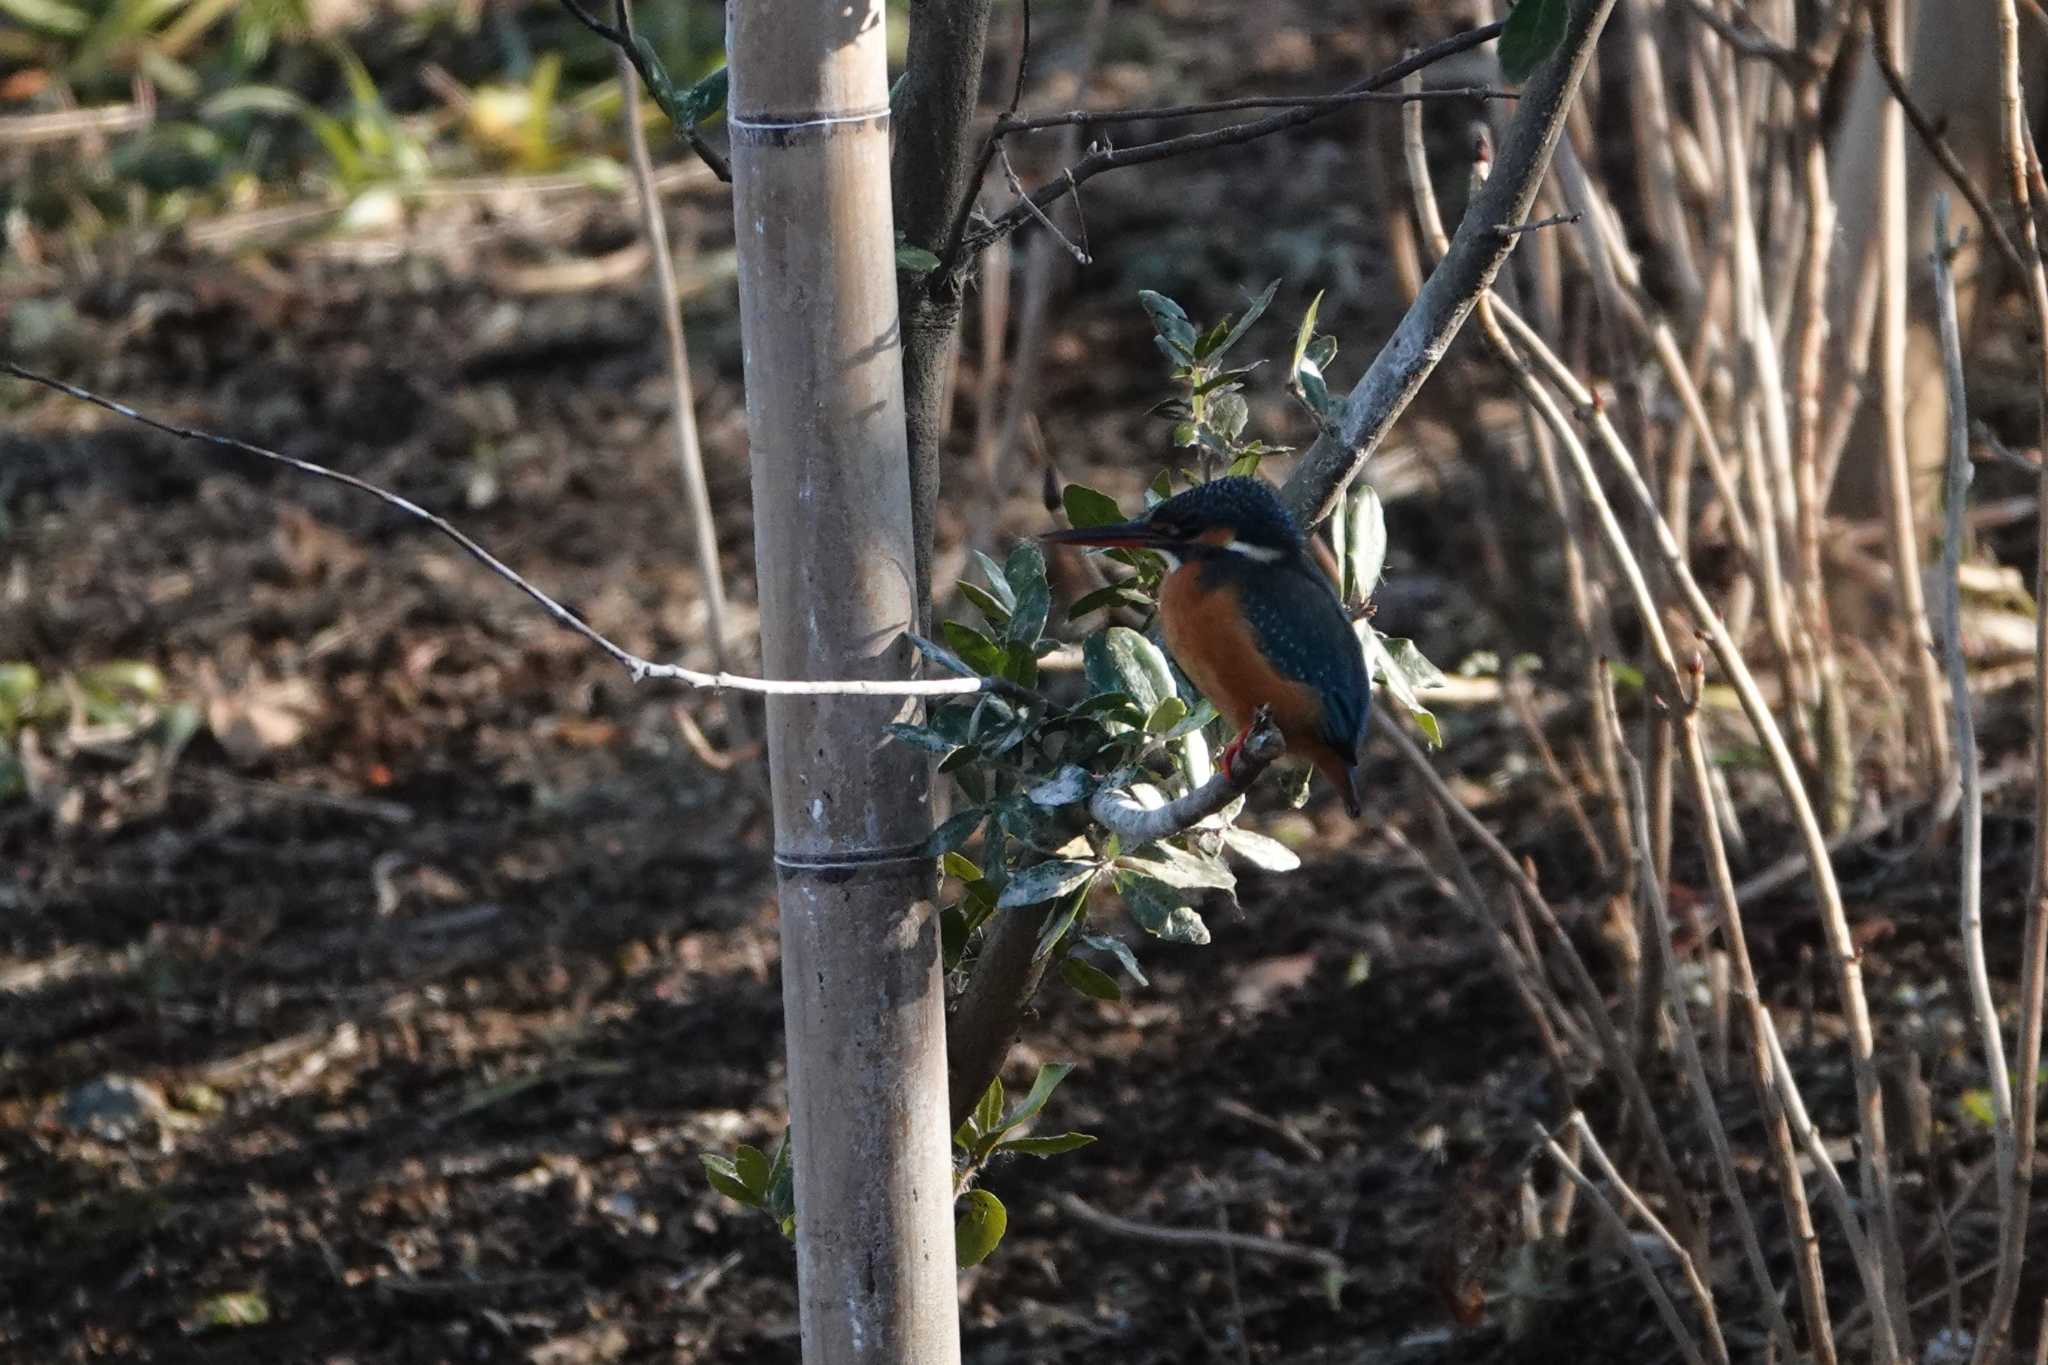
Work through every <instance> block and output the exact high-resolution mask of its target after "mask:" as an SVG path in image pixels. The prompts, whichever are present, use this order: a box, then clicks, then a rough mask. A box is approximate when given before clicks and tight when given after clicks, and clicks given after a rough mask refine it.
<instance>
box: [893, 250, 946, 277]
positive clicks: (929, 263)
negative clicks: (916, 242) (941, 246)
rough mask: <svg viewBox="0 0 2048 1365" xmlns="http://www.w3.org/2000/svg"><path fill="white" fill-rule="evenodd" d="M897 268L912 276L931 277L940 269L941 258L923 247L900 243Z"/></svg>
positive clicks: (897, 251) (897, 253)
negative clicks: (930, 275)
mask: <svg viewBox="0 0 2048 1365" xmlns="http://www.w3.org/2000/svg"><path fill="white" fill-rule="evenodd" d="M896 268H897V269H898V270H902V271H906V272H908V273H910V274H912V275H929V274H931V273H932V272H933V271H934V270H937V269H938V268H939V258H938V257H937V256H935V255H933V254H932V253H931V252H929V251H926V250H925V249H924V248H923V247H921V246H911V245H909V244H908V243H905V242H898V243H897V244H896Z"/></svg>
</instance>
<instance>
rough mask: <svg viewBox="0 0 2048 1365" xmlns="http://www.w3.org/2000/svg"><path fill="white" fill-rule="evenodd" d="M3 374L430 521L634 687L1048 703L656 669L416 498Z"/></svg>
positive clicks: (1021, 693)
mask: <svg viewBox="0 0 2048 1365" xmlns="http://www.w3.org/2000/svg"><path fill="white" fill-rule="evenodd" d="M0 374H10V375H13V376H14V377H15V378H16V379H24V380H27V381H28V382H29V383H31V384H40V385H41V386H43V387H44V388H46V389H55V390H56V391H57V392H59V393H62V394H66V395H68V396H69V397H72V398H76V399H78V400H79V401H80V402H83V403H90V404H92V405H93V406H94V407H96V408H102V409H105V410H106V411H108V412H111V413H114V414H115V415H116V416H119V417H125V418H127V419H128V420H129V421H131V422H140V423H141V424H142V425H143V426H146V427H150V428H152V429H153V430H156V431H161V432H163V433H164V434H165V435H167V436H175V437H177V438H179V439H180V440H185V441H198V442H201V443H202V444H205V445H211V446H218V447H220V448H222V449H226V450H234V451H239V452H241V453H242V454H244V455H253V456H255V457H256V458H258V459H260V460H267V461H269V462H270V463H273V464H280V465H284V466H285V467H286V468H289V469H295V470H297V471H299V472H300V473H301V474H309V475H311V476H313V477H314V478H316V479H325V480H327V481H328V482H330V483H338V484H341V485H342V486H344V487H346V488H353V489H355V490H356V491H357V492H359V493H367V494H368V495H369V496H371V497H373V498H375V499H377V501H379V502H381V503H383V504H384V505H385V506H387V507H392V508H395V509H397V510H398V511H400V512H403V513H405V514H406V515H407V516H409V517H413V518H416V519H418V520H420V521H423V522H425V523H426V524H427V525H429V526H431V527H433V528H434V529H435V530H436V531H439V532H440V533H441V534H442V535H444V536H446V537H447V538H448V539H450V540H452V541H454V542H455V543H456V544H457V545H458V546H460V547H461V548H462V550H463V551H464V552H465V553H466V554H468V555H469V556H470V557H471V558H472V559H474V560H476V561H477V562H478V563H480V564H482V565H483V566H484V567H485V568H487V569H489V570H490V571H491V572H492V573H494V574H496V575H497V576H498V577H500V578H502V579H504V580H505V581H506V582H507V583H510V584H511V585H512V586H513V587H515V588H517V589H519V591H521V592H523V593H525V594H526V595H527V596H528V597H529V598H531V599H533V601H534V602H536V603H537V604H539V606H540V607H541V609H542V610H543V611H545V612H547V614H548V615H550V616H552V617H554V618H555V620H556V621H557V622H559V623H560V624H561V625H562V626H564V627H565V628H567V629H568V630H571V631H573V632H575V633H576V634H578V635H580V636H582V637H583V638H584V639H585V640H587V641H589V642H590V643H591V644H593V645H595V646H597V648H598V649H600V650H602V651H603V652H604V653H605V654H606V655H608V656H610V658H611V659H612V660H613V662H615V663H617V664H619V665H620V666H621V667H623V668H624V669H625V670H626V671H627V672H628V673H630V674H631V675H632V678H633V681H634V682H643V681H646V680H648V679H660V680H663V681H670V682H680V683H684V684H686V685H688V686H690V687H703V688H710V689H712V690H714V691H733V692H754V693H759V694H762V695H764V696H780V697H951V696H966V695H971V694H973V693H976V692H994V693H996V694H998V695H1001V696H1010V697H1013V698H1015V699H1017V700H1031V701H1039V702H1042V701H1044V700H1045V699H1044V698H1043V697H1040V696H1039V695H1038V694H1037V693H1035V692H1032V691H1031V690H1030V689H1028V688H1020V687H1019V686H1018V685H1017V684H1015V683H1011V682H1008V681H1005V680H1003V679H999V678H931V679H903V680H894V679H875V680H866V679H837V680H830V681H811V680H808V679H783V678H747V677H741V676H739V675H738V674H734V673H726V672H723V671H719V672H712V673H706V672H703V671H701V670H698V669H693V668H683V667H681V666H679V665H677V664H658V663H655V662H654V661H652V660H650V659H643V658H641V657H640V656H639V655H638V654H635V653H633V651H631V650H629V649H627V648H626V647H625V646H624V645H621V644H618V643H617V642H615V641H613V640H612V639H611V638H610V637H609V636H606V635H605V634H603V633H602V632H601V631H599V630H598V629H597V628H596V627H595V626H593V625H591V624H590V623H589V622H588V621H585V620H584V619H583V618H582V617H581V616H578V615H577V614H576V613H575V612H573V611H571V610H569V609H568V608H567V607H565V606H563V605H562V604H561V603H560V602H558V601H556V600H555V599H554V598H553V597H551V596H549V595H548V594H547V593H546V592H544V591H542V590H541V589H540V588H537V587H535V586H534V585H533V584H532V583H530V582H528V581H527V580H526V579H525V578H524V577H522V576H521V575H520V573H519V571H518V570H516V569H514V568H513V567H512V566H511V565H509V564H507V563H506V562H505V561H504V560H502V559H499V558H498V557H497V556H496V555H494V554H492V553H491V552H490V551H489V550H487V549H485V548H484V547H483V546H482V545H481V544H479V543H478V542H477V541H475V540H474V539H472V538H471V537H470V536H469V535H468V533H466V532H464V531H462V530H461V529H460V528H458V527H457V526H456V525H455V524H454V523H453V522H451V521H449V520H448V519H447V518H446V517H443V516H440V515H439V514H437V513H434V512H429V511H428V510H427V509H426V508H424V507H422V506H420V505H419V504H418V503H416V502H414V501H413V500H412V499H410V498H407V497H404V496H402V495H401V494H398V493H393V492H392V491H391V490H389V489H388V488H382V487H379V486H378V485H376V484H374V483H371V482H370V481H369V480H367V479H360V478H357V477H356V476H355V475H353V474H344V473H343V472H341V471H340V470H338V469H329V468H328V467H327V466H325V465H320V464H314V463H313V462H312V461H311V460H301V459H298V458H297V457H295V456H291V455H282V454H279V453H278V452H277V451H275V450H266V449H265V448H264V447H262V446H259V445H252V444H250V443H249V442H247V441H240V440H236V439H235V438H234V437H232V436H218V435H215V434H214V433H212V432H210V431H199V430H197V429H195V428H192V427H182V426H179V425H177V424H176V423H174V422H166V421H163V420H161V419H159V418H155V417H151V416H149V415H147V414H145V413H141V412H137V411H136V410H135V409H134V408H131V407H129V406H128V405H127V404H125V403H117V402H115V401H114V400H113V399H111V398H103V397H101V396H100V395H99V394H96V393H93V392H91V391H90V390H87V389H81V388H79V387H78V386H77V385H75V384H67V383H65V382H64V381H63V380H61V379H52V378H51V377H50V376H48V375H45V374H38V373H37V372H36V371H34V370H30V369H25V368H24V367H22V366H20V365H17V364H15V363H14V362H13V361H11V360H0Z"/></svg>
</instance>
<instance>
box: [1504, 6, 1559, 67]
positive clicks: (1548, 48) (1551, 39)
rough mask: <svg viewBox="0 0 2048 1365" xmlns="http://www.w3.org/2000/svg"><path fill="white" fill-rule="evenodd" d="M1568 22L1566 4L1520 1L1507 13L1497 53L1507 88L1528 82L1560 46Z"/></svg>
mask: <svg viewBox="0 0 2048 1365" xmlns="http://www.w3.org/2000/svg"><path fill="white" fill-rule="evenodd" d="M1570 19H1571V5H1570V0H1520V2H1519V3H1518V4H1516V6H1515V7H1514V8H1513V9H1512V10H1510V11H1508V22H1507V27H1505V28H1503V29H1502V30H1501V34H1500V46H1499V48H1498V52H1499V55H1500V73H1501V75H1502V76H1504V77H1506V78H1507V80H1508V82H1509V84H1511V85H1520V84H1521V83H1522V82H1523V81H1526V80H1528V79H1529V77H1530V76H1532V75H1534V74H1535V73H1536V68H1537V67H1539V66H1541V65H1542V64H1543V63H1544V61H1545V60H1546V59H1548V58H1549V56H1550V55H1551V54H1552V53H1553V52H1556V51H1557V50H1558V48H1559V47H1561V46H1563V44H1564V35H1565V31H1566V28H1567V27H1568V25H1569V21H1570Z"/></svg>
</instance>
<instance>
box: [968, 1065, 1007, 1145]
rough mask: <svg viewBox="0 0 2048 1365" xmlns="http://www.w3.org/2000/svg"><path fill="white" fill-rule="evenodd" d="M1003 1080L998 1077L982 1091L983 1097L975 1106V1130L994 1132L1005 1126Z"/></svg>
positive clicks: (981, 1132)
mask: <svg viewBox="0 0 2048 1365" xmlns="http://www.w3.org/2000/svg"><path fill="white" fill-rule="evenodd" d="M1005 1102H1006V1098H1005V1096H1004V1094H1003V1082H1002V1078H1001V1077H997V1078H995V1079H994V1080H991V1081H990V1082H989V1083H988V1089H986V1090H984V1091H982V1092H981V1099H980V1100H978V1101H976V1103H975V1106H974V1115H973V1118H974V1131H975V1132H976V1133H980V1134H986V1133H994V1132H998V1131H1000V1130H1001V1128H1002V1126H1003V1105H1004V1103H1005Z"/></svg>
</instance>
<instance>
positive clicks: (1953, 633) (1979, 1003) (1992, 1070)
mask: <svg viewBox="0 0 2048 1365" xmlns="http://www.w3.org/2000/svg"><path fill="white" fill-rule="evenodd" d="M1952 249H1953V244H1952V243H1951V242H1950V240H1949V232H1948V196H1947V195H1945V194H1937V195H1936V196H1935V197H1934V251H1933V253H1932V255H1933V264H1934V311H1935V321H1936V323H1937V324H1938V330H1939V332H1940V336H1941V366H1942V375H1943V378H1944V379H1945V380H1946V382H1947V386H1948V489H1947V498H1946V502H1947V506H1946V508H1945V509H1944V512H1945V515H1944V518H1943V522H1944V525H1943V535H1942V543H1941V567H1942V577H1941V584H1942V599H1943V600H1942V606H1941V612H1940V616H1939V619H1938V620H1935V621H1934V622H1932V623H1931V624H1932V625H1933V626H1934V628H1935V634H1936V636H1937V637H1938V638H1939V640H1940V643H1941V658H1942V663H1943V665H1944V666H1945V667H1946V669H1947V671H1948V685H1949V707H1950V710H1951V711H1952V712H1953V715H1954V724H1955V746H1956V747H1955V753H1956V776H1957V780H1958V781H1959V782H1960V783H1961V785H1962V791H1963V805H1962V817H1963V830H1962V844H1961V847H1960V848H1959V849H1958V850H1957V857H1958V860H1959V861H1960V863H1961V875H1962V886H1961V892H1960V895H1959V897H1958V909H1959V913H1960V922H1959V924H1958V926H1957V932H1958V933H1959V934H1960V936H1961V938H1962V942H1963V966H1964V969H1965V971H1966V972H1967V974H1968V977H1969V982H1970V1005H1971V1010H1972V1013H1974V1014H1975V1015H1976V1021H1977V1036H1978V1043H1979V1045H1980V1046H1981V1047H1982V1048H1983V1050H1984V1069H1985V1072H1986V1078H1987V1085H1988V1088H1989V1090H1990V1094H1991V1131H1992V1137H1993V1141H1994V1143H1995V1146H1996V1150H1997V1153H1998V1220H1999V1229H1998V1231H1999V1237H1998V1244H1999V1249H2000V1255H1999V1258H1998V1278H1997V1279H1996V1280H1994V1281H1993V1283H1992V1289H1991V1305H1990V1307H1989V1308H1988V1309H1986V1310H1985V1320H1984V1325H1983V1328H1982V1329H1981V1330H1980V1331H1979V1333H1978V1340H1979V1341H1986V1340H1989V1341H1996V1340H1998V1339H1999V1338H2001V1337H2002V1336H2003V1335H2004V1333H2005V1330H2006V1327H2007V1326H2008V1325H2009V1321H2010V1315H2011V1313H2012V1308H2013V1305H2014V1304H2015V1303H2016V1302H2017V1301H2018V1296H2019V1275H2020V1258H2019V1256H2018V1255H2017V1254H2011V1255H2008V1254H2006V1253H2007V1251H2008V1249H2011V1250H2012V1251H2014V1252H2015V1253H2016V1252H2017V1249H2018V1248H2020V1247H2021V1246H2023V1245H2024V1242H2025V1233H2024V1232H2023V1231H2019V1230H2016V1229H2015V1228H2014V1226H2013V1220H2014V1219H2015V1217H2016V1216H2017V1215H2018V1213H2019V1208H2018V1205H2017V1203H2016V1201H2015V1200H2014V1198H2013V1187H2014V1184H2015V1183H2016V1181H2017V1173H2018V1170H2019V1150H2018V1147H2017V1146H2016V1144H2015V1142H2014V1136H2013V1133H2014V1130H2013V1115H2012V1081H2011V1079H2010V1077H2009V1076H2008V1075H2007V1073H2006V1069H2005V1034H2004V1032H2003V1030H2001V1029H2000V1027H1999V1023H1998V1004H1997V1002H1996V1001H1995V1000H1993V999H1992V996H1991V973H1990V969H1989V968H1988V966H1987V965H1986V963H1985V960H1984V786H1983V781H1982V776H1981V774H1980V773H1979V770H1978V764H1977V727H1976V724H1975V723H1974V722H1973V721H1972V720H1971V718H1970V669H1969V664H1968V662H1967V661H1966V660H1965V659H1964V657H1963V583H1962V575H1963V536H1964V530H1963V514H1964V510H1965V508H1966V506H1967V504H1968V503H1969V499H1970V479H1971V476H1972V475H1973V474H1975V472H1976V470H1975V468H1974V467H1973V466H1972V465H1971V463H1970V414H1969V405H1968V402H1967V400H1966V396H1965V392H1964V388H1963V342H1962V333H1961V329H1960V328H1959V327H1958V326H1957V323H1956V281H1955V273H1954V271H1953V270H1952V269H1951V266H1950V257H1951V252H1952ZM1986 1358H1987V1359H1989V1358H1995V1357H1986Z"/></svg>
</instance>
